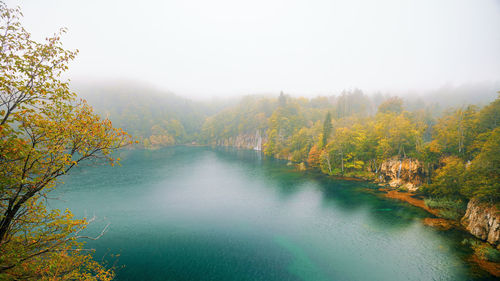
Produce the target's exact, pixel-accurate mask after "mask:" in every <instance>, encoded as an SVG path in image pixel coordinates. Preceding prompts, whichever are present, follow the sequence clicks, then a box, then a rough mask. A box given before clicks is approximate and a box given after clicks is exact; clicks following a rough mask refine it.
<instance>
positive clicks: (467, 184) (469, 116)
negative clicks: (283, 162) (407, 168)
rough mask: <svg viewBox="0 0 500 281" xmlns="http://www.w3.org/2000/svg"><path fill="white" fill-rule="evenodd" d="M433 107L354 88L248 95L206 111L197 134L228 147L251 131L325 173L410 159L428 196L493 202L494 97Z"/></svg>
mask: <svg viewBox="0 0 500 281" xmlns="http://www.w3.org/2000/svg"><path fill="white" fill-rule="evenodd" d="M408 108H412V109H411V110H409V109H408ZM439 108H440V107H438V106H436V105H435V104H425V103H420V104H415V103H411V102H410V103H409V102H405V101H404V100H403V99H401V98H399V97H383V96H379V97H378V99H377V97H368V96H366V95H364V94H363V93H362V92H360V91H352V92H344V93H342V94H341V95H339V96H337V97H329V98H326V97H318V98H314V99H310V100H309V99H304V98H291V97H289V96H287V95H284V94H281V95H280V96H279V98H278V99H272V98H257V97H254V98H252V97H248V98H246V99H244V100H242V102H241V103H240V104H239V105H237V106H235V107H233V108H230V109H227V110H224V111H222V112H220V113H219V114H217V115H215V116H212V117H209V118H208V119H207V120H206V122H205V124H204V125H203V130H202V133H201V138H200V139H201V140H202V141H203V143H205V144H212V145H230V146H231V145H235V144H234V143H233V142H234V140H235V139H236V138H237V136H238V135H255V134H256V132H257V134H259V135H261V136H263V139H264V145H263V151H264V153H265V154H266V155H269V156H273V157H276V158H281V159H288V160H290V161H293V162H297V163H302V165H308V166H309V167H312V168H317V169H319V170H321V171H322V172H323V173H326V174H329V175H349V176H363V177H368V178H375V177H377V176H378V174H377V173H378V172H379V171H380V169H381V168H383V164H384V163H386V162H387V161H388V160H389V159H396V160H397V161H400V160H402V159H413V160H414V162H413V163H414V164H413V165H419V166H420V167H419V172H420V173H421V174H422V175H420V176H422V178H423V182H422V183H424V188H423V191H424V192H425V193H427V194H428V195H430V196H435V197H449V198H453V199H454V200H461V199H463V200H467V199H470V198H472V197H478V198H481V199H483V200H488V201H495V202H498V200H499V194H500V184H499V182H500V178H499V175H500V158H499V155H500V151H499V148H500V129H499V128H498V126H499V124H500V99H498V98H497V99H496V100H495V101H493V102H492V103H490V104H489V105H487V106H485V107H482V108H480V107H478V106H475V105H468V106H461V107H456V108H448V109H446V110H444V111H442V110H439ZM249 146H250V145H249ZM400 163H401V162H400ZM410 165H411V162H410ZM400 169H401V168H400Z"/></svg>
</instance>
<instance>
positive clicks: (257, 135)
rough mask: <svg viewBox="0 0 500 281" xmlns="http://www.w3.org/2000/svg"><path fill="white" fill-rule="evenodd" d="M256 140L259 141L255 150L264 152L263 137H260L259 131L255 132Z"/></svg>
mask: <svg viewBox="0 0 500 281" xmlns="http://www.w3.org/2000/svg"><path fill="white" fill-rule="evenodd" d="M255 139H256V140H257V144H256V146H255V147H254V148H253V150H257V151H261V150H262V137H261V136H260V132H259V130H257V131H256V132H255Z"/></svg>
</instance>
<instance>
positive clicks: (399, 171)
mask: <svg viewBox="0 0 500 281" xmlns="http://www.w3.org/2000/svg"><path fill="white" fill-rule="evenodd" d="M400 175H401V160H399V169H398V180H399V176H400Z"/></svg>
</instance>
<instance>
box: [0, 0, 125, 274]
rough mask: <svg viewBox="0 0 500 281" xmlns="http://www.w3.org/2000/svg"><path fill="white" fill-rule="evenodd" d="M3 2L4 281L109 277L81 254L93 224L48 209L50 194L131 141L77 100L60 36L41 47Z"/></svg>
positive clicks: (0, 152) (0, 206)
mask: <svg viewBox="0 0 500 281" xmlns="http://www.w3.org/2000/svg"><path fill="white" fill-rule="evenodd" d="M21 17H22V13H21V11H20V10H19V9H18V8H16V9H12V8H8V7H7V6H6V5H5V4H4V3H1V2H0V20H1V24H0V279H2V280H49V279H50V280H59V279H72V280H75V279H76V280H79V279H85V280H109V279H110V278H112V277H113V273H112V271H110V270H106V269H104V268H103V267H102V266H100V265H99V264H97V263H96V262H94V261H93V260H92V259H91V256H90V254H89V252H87V251H84V249H82V244H81V242H80V240H79V238H83V237H84V236H82V234H81V233H82V230H83V229H85V226H86V225H87V224H88V223H89V221H90V220H92V219H90V220H88V219H82V220H75V219H73V216H72V214H71V213H70V212H69V211H66V212H60V211H59V210H48V209H47V208H46V205H45V201H46V195H47V193H48V192H49V191H50V190H51V189H53V188H54V187H55V185H56V183H57V182H58V178H59V177H60V176H62V175H64V174H66V173H68V172H69V171H70V170H71V169H73V168H74V167H76V166H78V165H79V164H80V163H81V162H83V161H94V162H99V161H100V162H108V163H111V164H114V163H116V161H118V160H119V159H114V158H113V157H112V156H111V152H112V151H114V150H115V149H117V148H119V147H121V146H123V145H125V144H127V143H129V141H130V139H129V136H128V135H127V134H126V133H125V132H123V131H122V130H121V129H115V128H113V127H112V124H111V122H110V121H109V120H107V119H104V120H103V119H101V118H100V117H99V116H98V115H96V114H94V113H93V111H92V108H91V107H90V106H89V105H87V104H86V102H85V101H78V100H77V98H76V95H75V94H74V93H72V92H70V90H69V85H68V82H66V81H63V80H61V78H60V77H61V74H62V73H63V72H64V71H66V70H67V69H68V63H69V62H70V61H71V60H73V59H74V57H75V56H76V54H77V52H76V51H69V50H65V49H64V48H63V47H62V44H61V41H60V36H61V34H63V33H64V32H65V30H64V29H63V30H61V31H60V32H59V33H57V34H55V35H54V36H52V37H49V38H47V39H46V41H45V42H43V43H40V42H36V41H34V40H32V39H31V36H30V34H29V33H28V32H27V31H26V30H25V29H24V28H23V27H22V25H21V23H20V19H21Z"/></svg>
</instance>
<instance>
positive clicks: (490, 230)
mask: <svg viewBox="0 0 500 281" xmlns="http://www.w3.org/2000/svg"><path fill="white" fill-rule="evenodd" d="M461 223H462V225H463V226H464V227H465V229H467V230H468V231H469V232H470V233H472V235H474V236H476V237H477V238H479V239H482V240H485V241H488V242H489V243H490V244H492V245H494V246H496V247H497V248H499V249H500V210H498V208H497V207H495V206H494V205H491V204H487V203H481V202H479V201H478V200H474V199H473V200H470V201H469V204H467V211H466V212H465V216H464V217H463V218H462V220H461Z"/></svg>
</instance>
